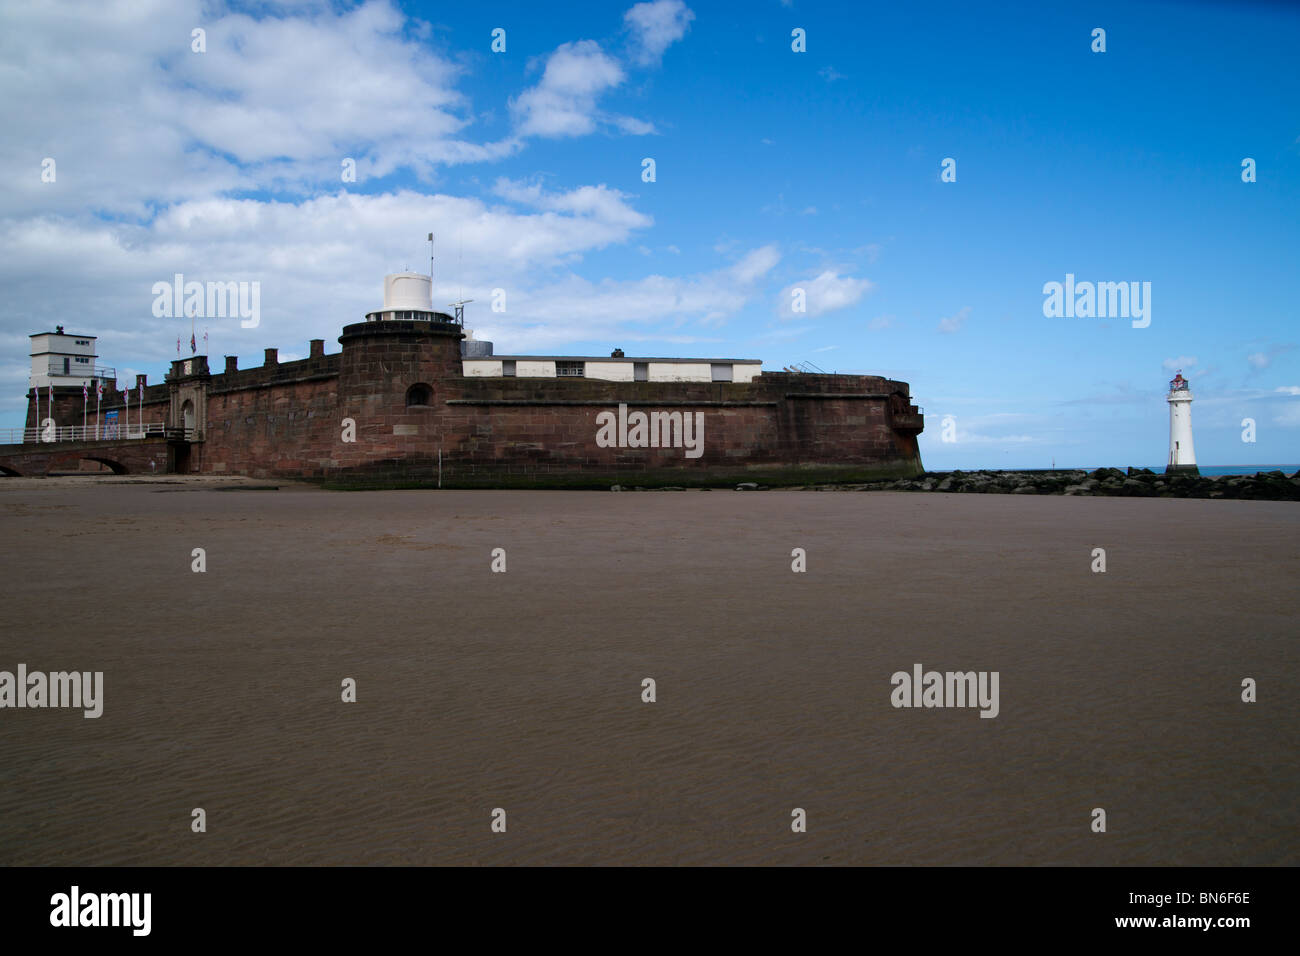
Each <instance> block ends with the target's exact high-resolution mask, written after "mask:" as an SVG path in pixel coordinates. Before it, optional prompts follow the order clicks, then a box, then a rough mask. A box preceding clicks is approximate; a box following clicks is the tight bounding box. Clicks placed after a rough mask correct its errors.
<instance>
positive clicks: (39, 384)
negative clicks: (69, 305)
mask: <svg viewBox="0 0 1300 956" xmlns="http://www.w3.org/2000/svg"><path fill="white" fill-rule="evenodd" d="M30 338H31V340H32V351H31V355H32V371H31V375H29V376H28V379H27V387H28V388H29V389H31V388H45V387H46V386H49V385H53V386H55V387H56V388H57V387H61V386H65V385H77V386H80V385H83V384H84V385H89V384H90V383H91V382H93V381H94V380H95V379H97V378H98V379H112V378H114V377H115V376H116V374H117V373H116V371H115V370H114V369H111V368H101V367H100V366H98V365H96V364H95V360H96V359H97V358H98V356H97V355H96V354H95V341H96V339H97V338H98V336H94V335H85V334H83V333H78V332H72V333H69V332H64V331H63V326H61V325H59V326H55V329H54V331H53V332H36V333H35V334H33V335H31V336H30Z"/></svg>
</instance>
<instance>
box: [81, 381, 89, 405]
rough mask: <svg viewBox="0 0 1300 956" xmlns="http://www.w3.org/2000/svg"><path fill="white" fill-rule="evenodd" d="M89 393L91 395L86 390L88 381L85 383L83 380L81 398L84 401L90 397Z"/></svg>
mask: <svg viewBox="0 0 1300 956" xmlns="http://www.w3.org/2000/svg"><path fill="white" fill-rule="evenodd" d="M89 395H90V393H89V392H87V391H86V383H85V382H82V383H81V400H82V401H83V402H84V401H85V400H86V399H87V398H88V397H89Z"/></svg>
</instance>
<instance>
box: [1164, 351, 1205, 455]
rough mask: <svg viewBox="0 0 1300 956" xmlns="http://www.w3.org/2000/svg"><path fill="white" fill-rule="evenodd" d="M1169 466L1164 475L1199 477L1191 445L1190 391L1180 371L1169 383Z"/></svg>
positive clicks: (1194, 451)
mask: <svg viewBox="0 0 1300 956" xmlns="http://www.w3.org/2000/svg"><path fill="white" fill-rule="evenodd" d="M1167 400H1168V402H1169V466H1168V467H1167V468H1165V474H1167V475H1169V474H1175V473H1181V474H1188V475H1199V474H1200V473H1201V472H1200V469H1198V468H1197V467H1196V449H1195V447H1193V445H1192V390H1191V387H1190V384H1189V383H1188V381H1187V379H1185V378H1183V373H1182V371H1181V370H1180V371H1179V372H1178V374H1176V375H1175V376H1174V380H1173V381H1172V382H1170V383H1169V395H1168V396H1167Z"/></svg>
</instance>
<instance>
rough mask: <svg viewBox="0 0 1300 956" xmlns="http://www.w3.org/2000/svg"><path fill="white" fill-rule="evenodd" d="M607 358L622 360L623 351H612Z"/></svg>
mask: <svg viewBox="0 0 1300 956" xmlns="http://www.w3.org/2000/svg"><path fill="white" fill-rule="evenodd" d="M609 357H610V358H622V357H623V350H622V349H614V351H612V352H610V353H609Z"/></svg>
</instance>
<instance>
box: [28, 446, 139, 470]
mask: <svg viewBox="0 0 1300 956" xmlns="http://www.w3.org/2000/svg"><path fill="white" fill-rule="evenodd" d="M83 461H94V462H98V463H99V464H101V465H106V466H107V467H108V469H109V470H110V471H112V472H113V474H115V475H126V474H130V471H131V470H130V469H129V468H127V467H126V465H124V464H122V462H120V461H119V460H117V459H116V458H109V457H107V456H106V455H103V454H95V453H94V452H84V451H82V452H71V453H69V454H66V455H58V456H55V457H53V458H51V459H50V460H49V462H48V463H47V464H46V466H45V474H47V475H48V474H51V473H53V472H56V471H78V470H80V465H81V463H82V462H83Z"/></svg>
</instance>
